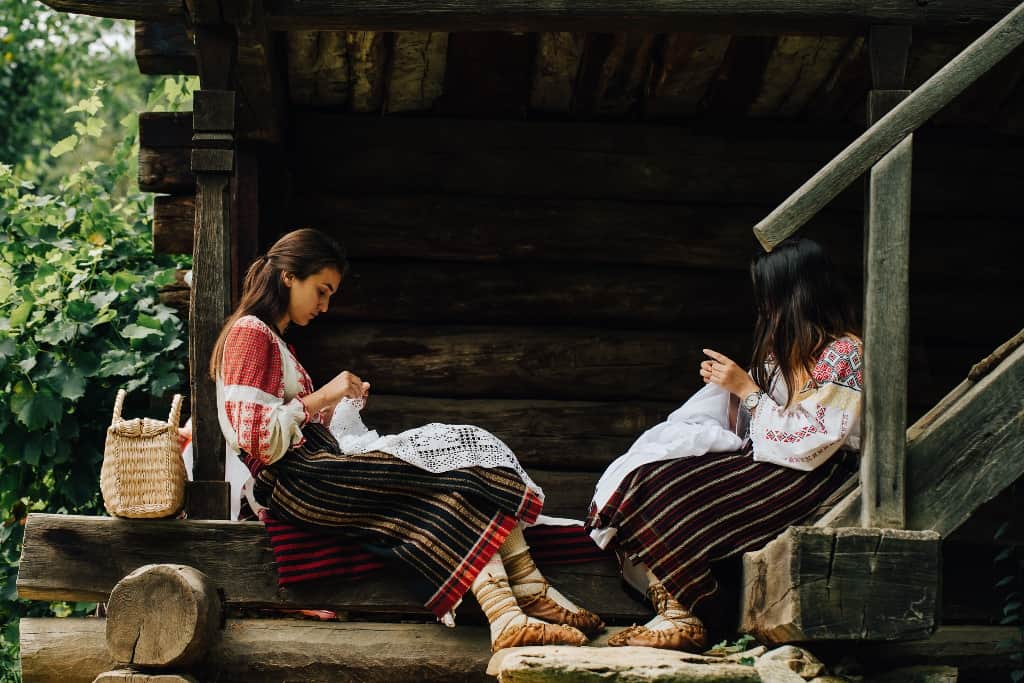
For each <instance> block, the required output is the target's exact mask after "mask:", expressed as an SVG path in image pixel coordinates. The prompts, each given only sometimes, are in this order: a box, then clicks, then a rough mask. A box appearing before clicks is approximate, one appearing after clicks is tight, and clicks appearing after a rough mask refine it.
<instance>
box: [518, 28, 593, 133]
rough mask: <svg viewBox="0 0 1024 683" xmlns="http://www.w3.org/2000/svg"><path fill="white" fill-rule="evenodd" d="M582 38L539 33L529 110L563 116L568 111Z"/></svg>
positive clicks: (554, 33) (576, 35)
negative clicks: (561, 114) (555, 113)
mask: <svg viewBox="0 0 1024 683" xmlns="http://www.w3.org/2000/svg"><path fill="white" fill-rule="evenodd" d="M585 41H586V35H585V34H582V33H567V32H562V33H557V32H551V33H541V34H539V35H538V36H537V52H536V56H535V58H534V62H533V82H532V84H531V91H530V108H531V109H534V110H536V111H542V112H557V113H566V112H568V111H569V110H570V109H571V108H572V103H573V98H574V96H575V93H576V80H577V76H578V75H579V70H580V63H581V62H582V59H583V50H584V43H585Z"/></svg>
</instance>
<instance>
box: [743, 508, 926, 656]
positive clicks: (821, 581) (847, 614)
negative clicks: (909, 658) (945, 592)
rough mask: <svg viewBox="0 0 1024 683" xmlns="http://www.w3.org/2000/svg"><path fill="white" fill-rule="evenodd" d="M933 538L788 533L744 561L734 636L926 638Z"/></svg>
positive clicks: (848, 531) (773, 639) (876, 532)
mask: <svg viewBox="0 0 1024 683" xmlns="http://www.w3.org/2000/svg"><path fill="white" fill-rule="evenodd" d="M939 550H940V543H939V535H938V534H936V533H934V532H930V531H898V530H891V529H858V528H845V529H820V528H815V527H790V528H789V529H787V530H786V531H784V532H783V533H782V534H780V535H779V537H778V538H776V539H775V540H774V541H771V542H770V543H769V544H768V545H767V546H765V547H764V549H762V550H759V551H757V552H753V553H746V554H745V555H744V556H743V595H742V606H741V612H740V614H741V619H742V623H741V625H740V630H741V631H742V632H744V633H750V634H752V635H754V636H755V637H756V638H757V639H758V640H760V641H761V642H766V643H771V644H778V643H786V642H794V641H812V640H814V641H818V640H846V639H856V640H903V639H914V638H927V637H929V636H930V635H931V633H932V631H933V630H934V628H935V626H936V611H937V602H938V590H939Z"/></svg>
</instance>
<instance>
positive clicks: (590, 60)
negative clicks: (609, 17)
mask: <svg viewBox="0 0 1024 683" xmlns="http://www.w3.org/2000/svg"><path fill="white" fill-rule="evenodd" d="M654 38H655V37H654V36H653V35H651V34H649V33H639V32H619V33H593V34H588V35H587V37H586V44H585V47H584V51H583V55H582V58H581V64H580V68H579V78H578V80H577V82H576V91H575V96H574V97H573V105H572V111H573V113H574V114H577V115H582V116H592V117H606V116H607V117H620V116H623V115H626V114H628V113H630V112H633V111H635V110H636V109H637V107H638V106H639V104H640V101H641V100H642V99H643V95H644V88H645V86H646V84H647V82H648V80H649V79H650V72H651V58H652V56H653V53H654V45H655V40H654Z"/></svg>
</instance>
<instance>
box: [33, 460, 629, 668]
mask: <svg viewBox="0 0 1024 683" xmlns="http://www.w3.org/2000/svg"><path fill="white" fill-rule="evenodd" d="M545 474H546V475H548V476H544V475H545ZM537 475H538V476H537V477H536V479H537V482H538V483H539V484H540V485H541V486H542V487H546V488H549V490H550V492H551V493H550V495H549V497H550V498H551V499H556V498H558V495H559V494H560V493H562V491H561V490H560V489H559V487H565V486H567V485H569V484H570V483H571V482H579V481H580V480H581V479H582V477H581V476H580V475H577V474H562V473H555V474H554V475H551V474H550V473H541V472H538V473H537ZM584 476H589V477H590V480H589V487H588V489H587V490H584V489H583V488H582V486H580V485H579V484H576V493H575V494H574V495H576V496H577V497H578V498H579V499H583V498H586V500H589V497H590V493H591V491H592V490H593V484H594V483H596V480H597V475H596V474H591V475H584ZM562 499H563V500H566V497H565V496H563V497H562ZM586 500H584V502H583V503H580V502H579V500H576V501H573V500H569V501H568V502H569V503H570V505H571V508H572V509H573V510H576V511H578V510H580V509H581V507H580V506H581V505H585V503H586ZM546 511H547V510H546ZM550 512H551V514H554V515H559V514H562V515H565V514H569V513H570V510H565V509H562V510H559V509H558V507H555V508H554V509H553V510H551V511H550ZM576 514H577V515H578V514H581V513H580V512H576ZM146 521H147V522H148V523H145V524H140V523H136V522H135V521H132V520H124V519H111V518H107V517H85V516H75V515H36V514H33V515H31V516H30V517H29V520H28V524H27V525H26V542H25V552H24V554H23V556H22V562H21V571H20V574H19V576H18V594H19V596H21V597H23V598H27V599H34V600H65V599H66V600H106V598H107V596H108V595H109V593H110V590H111V589H112V588H113V586H114V585H115V584H116V583H117V581H119V580H120V579H121V577H123V576H125V575H126V574H128V573H129V572H131V571H133V570H134V569H135V568H137V567H139V566H140V565H144V564H163V563H170V564H187V565H189V566H191V567H194V568H196V569H198V570H200V571H202V572H203V573H204V574H206V575H207V576H209V577H210V580H211V581H213V583H214V585H216V586H217V587H218V588H221V589H223V591H224V596H225V599H226V604H227V605H229V606H252V607H256V606H265V607H293V608H310V609H334V610H338V611H342V612H355V613H364V614H389V615H415V616H417V617H418V618H423V617H425V618H428V619H429V618H430V617H429V612H427V611H426V609H425V608H424V607H423V601H422V600H420V599H418V598H417V597H416V596H415V595H414V594H413V591H412V589H411V588H410V587H409V582H408V581H407V576H406V574H405V573H404V571H408V570H404V571H402V570H400V569H396V570H395V571H388V572H382V573H381V575H380V576H376V577H373V578H368V579H366V580H363V581H358V582H339V581H334V582H332V581H321V582H317V581H313V582H309V583H308V584H306V585H302V584H298V585H294V586H291V587H287V588H278V586H277V577H276V574H275V572H274V570H273V568H272V562H273V555H272V554H271V551H270V545H269V542H268V541H267V536H266V531H265V530H264V528H263V525H262V524H260V523H257V522H226V521H214V520H209V521H182V520H178V521H157V520H146ZM115 549H116V552H113V550H115ZM55 567H60V568H61V569H60V570H59V571H54V568H55ZM545 575H546V576H547V577H548V579H549V580H550V581H551V583H552V585H554V586H557V587H558V589H559V591H561V592H562V593H564V594H565V595H566V596H568V597H569V598H570V599H571V600H574V601H576V602H577V603H579V604H581V605H585V606H587V607H589V608H591V609H593V610H594V611H595V612H598V613H599V614H601V616H602V617H604V618H605V619H606V620H608V622H609V623H615V622H625V623H632V622H634V621H638V620H646V619H647V618H648V616H647V614H648V611H647V608H646V607H645V606H644V605H641V604H639V603H637V602H636V601H634V600H633V599H632V598H630V597H629V596H627V595H626V594H625V593H624V592H623V591H622V590H621V589H620V587H619V583H620V580H621V579H620V576H619V571H618V566H617V565H616V563H615V562H614V561H611V560H609V561H606V562H595V563H588V564H579V565H563V566H560V567H558V566H551V567H547V568H545ZM459 620H460V623H461V622H476V623H479V622H480V621H481V620H483V614H482V613H481V612H480V610H479V608H478V607H477V605H476V601H475V600H473V599H472V597H470V598H467V600H466V604H465V605H463V606H462V608H461V609H460V610H459ZM106 668H112V667H110V666H108V667H106Z"/></svg>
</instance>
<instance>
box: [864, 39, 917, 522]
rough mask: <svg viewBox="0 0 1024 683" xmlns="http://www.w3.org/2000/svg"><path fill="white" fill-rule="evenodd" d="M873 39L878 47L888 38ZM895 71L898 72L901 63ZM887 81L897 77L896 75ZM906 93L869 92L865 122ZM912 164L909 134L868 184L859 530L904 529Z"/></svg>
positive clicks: (878, 168)
mask: <svg viewBox="0 0 1024 683" xmlns="http://www.w3.org/2000/svg"><path fill="white" fill-rule="evenodd" d="M874 37H875V39H876V45H877V43H878V42H882V41H884V40H885V39H884V38H879V37H878V36H874ZM897 40H898V39H897ZM894 47H900V46H899V45H897V46H894ZM872 60H873V61H874V60H875V55H873V56H872ZM877 70H880V69H876V71H877ZM895 70H896V71H899V70H900V69H899V68H898V65H897V66H896V69H895ZM888 80H889V82H892V81H894V80H895V76H890V77H889V79H888ZM909 94H910V91H909V90H872V91H871V93H870V95H869V99H868V124H869V125H871V124H873V123H874V122H875V121H877V120H878V119H880V118H881V117H882V116H883V115H884V114H885V113H886V112H888V111H890V110H891V109H892V108H893V107H894V106H896V105H897V104H898V103H899V102H901V101H902V100H904V99H905V98H906V97H907V96H908V95H909ZM912 164H913V136H912V135H911V136H908V137H907V138H906V139H905V140H904V141H903V142H901V143H900V144H898V145H897V146H896V148H895V149H893V150H892V151H891V152H889V153H888V154H887V155H886V156H884V157H882V159H881V161H879V162H878V163H877V164H875V166H874V167H873V168H872V169H871V173H870V178H869V182H868V195H867V204H868V206H867V212H866V213H867V220H866V222H865V239H864V243H865V248H864V262H865V268H864V270H865V274H864V417H863V424H864V434H863V439H862V441H861V458H860V484H861V510H860V525H861V526H864V527H880V528H889V529H903V528H905V526H906V490H905V489H906V449H905V447H906V432H907V372H908V365H907V361H908V353H909V346H910V308H909V307H910V185H911V183H910V178H911V173H912Z"/></svg>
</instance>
